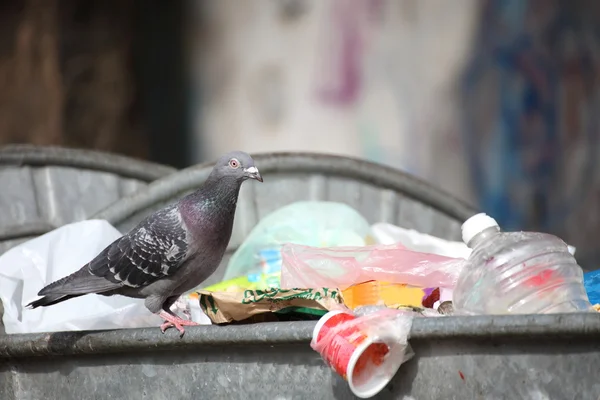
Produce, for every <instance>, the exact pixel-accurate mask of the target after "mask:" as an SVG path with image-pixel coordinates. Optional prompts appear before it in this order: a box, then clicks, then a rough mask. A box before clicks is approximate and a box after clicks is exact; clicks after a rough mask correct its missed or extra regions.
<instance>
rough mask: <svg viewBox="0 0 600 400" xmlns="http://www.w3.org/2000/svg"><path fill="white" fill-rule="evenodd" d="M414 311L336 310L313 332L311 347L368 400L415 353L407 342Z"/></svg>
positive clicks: (361, 396) (358, 395) (328, 314)
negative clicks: (359, 313)
mask: <svg viewBox="0 0 600 400" xmlns="http://www.w3.org/2000/svg"><path fill="white" fill-rule="evenodd" d="M413 315H414V313H412V312H409V311H400V310H391V309H382V310H378V311H375V312H373V313H370V314H367V315H363V316H361V317H358V316H356V315H355V314H353V313H352V312H351V311H344V310H334V311H331V312H329V313H327V314H326V315H325V316H323V317H322V318H321V319H320V320H319V322H318V323H317V325H316V326H315V329H314V331H313V338H312V342H311V347H312V348H313V349H314V350H316V351H317V352H318V353H319V354H320V355H321V357H322V358H323V359H324V360H325V362H326V363H327V364H328V365H329V366H330V367H331V368H333V370H335V371H336V372H337V373H338V374H339V375H340V376H342V377H343V378H344V379H345V380H346V381H347V382H348V385H349V386H350V389H351V390H352V392H353V393H354V394H355V395H356V396H357V397H360V398H363V399H366V398H369V397H372V396H375V395H376V394H377V393H379V392H380V391H381V390H382V389H383V388H384V387H385V386H386V385H387V384H388V383H389V381H390V380H391V379H392V378H393V377H394V375H395V374H396V372H397V371H398V368H400V365H402V363H404V362H405V361H407V360H409V359H410V358H411V357H412V356H413V354H414V353H413V352H412V349H411V348H410V345H409V344H408V338H409V334H410V329H411V327H412V320H413Z"/></svg>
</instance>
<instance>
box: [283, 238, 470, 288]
mask: <svg viewBox="0 0 600 400" xmlns="http://www.w3.org/2000/svg"><path fill="white" fill-rule="evenodd" d="M281 256H282V259H283V265H282V269H281V287H283V288H298V287H301V288H312V287H330V288H339V289H341V290H344V289H346V288H348V287H350V286H352V285H355V284H358V283H362V282H366V281H371V280H377V281H382V282H390V283H404V284H407V285H411V286H416V287H421V288H432V287H441V288H448V289H453V288H454V286H455V285H456V280H457V279H458V275H459V274H460V271H461V269H462V267H463V265H464V263H465V260H464V259H462V258H449V257H444V256H439V255H436V254H429V253H420V252H417V251H411V250H408V249H407V248H405V247H404V246H402V245H400V244H394V245H374V246H364V247H332V248H318V247H309V246H301V245H296V244H291V243H287V244H285V245H284V246H283V248H282V249H281Z"/></svg>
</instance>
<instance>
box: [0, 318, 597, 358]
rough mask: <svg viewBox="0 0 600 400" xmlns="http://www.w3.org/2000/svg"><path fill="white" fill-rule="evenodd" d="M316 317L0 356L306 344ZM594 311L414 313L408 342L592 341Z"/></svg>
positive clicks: (52, 340) (54, 336) (134, 335)
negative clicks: (439, 315) (551, 312)
mask: <svg viewBox="0 0 600 400" xmlns="http://www.w3.org/2000/svg"><path fill="white" fill-rule="evenodd" d="M315 325H316V321H300V322H264V323H257V324H252V325H225V326H217V325H202V326H192V327H186V331H185V336H184V337H183V338H180V337H179V334H178V333H177V332H170V331H167V332H166V333H165V334H162V333H160V331H159V329H158V327H152V328H137V329H116V330H106V331H72V332H53V333H30V334H9V335H0V359H11V358H12V359H14V358H22V357H35V356H38V357H39V356H42V357H43V356H45V357H54V356H69V355H93V354H97V355H101V354H109V353H120V352H144V351H166V350H178V351H185V350H189V351H193V350H197V349H199V348H211V347H213V348H214V347H217V346H228V347H229V346H260V345H269V346H274V345H303V346H309V343H310V340H311V338H312V331H313V329H314V327H315ZM599 338H600V315H599V314H598V313H592V312H589V313H572V314H536V315H484V316H467V317H457V316H448V317H432V318H426V317H415V318H414V320H413V324H412V329H411V333H410V336H409V340H410V341H411V342H413V341H428V340H437V341H439V340H442V341H444V340H448V341H455V342H456V341H468V342H470V343H473V342H479V343H487V344H489V343H490V342H495V343H499V344H501V343H505V342H508V341H515V340H518V341H530V342H534V343H537V342H544V341H546V342H547V341H565V340H567V341H568V340H578V341H588V342H590V343H596V344H597V343H598V341H599V340H600V339H599Z"/></svg>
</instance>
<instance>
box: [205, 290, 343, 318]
mask: <svg viewBox="0 0 600 400" xmlns="http://www.w3.org/2000/svg"><path fill="white" fill-rule="evenodd" d="M198 296H199V302H200V307H201V308H202V311H203V312H204V313H205V314H206V315H207V316H208V318H210V320H211V321H212V322H213V323H215V324H224V323H231V322H239V321H244V322H265V321H272V320H279V319H278V318H276V317H277V316H276V315H261V314H273V313H274V314H279V315H285V314H292V313H293V314H296V315H297V314H303V315H305V316H306V319H315V318H318V317H320V316H322V315H323V314H325V313H327V311H329V310H333V309H335V308H339V307H343V302H344V300H343V298H342V294H341V292H340V291H339V290H338V289H327V288H323V289H289V290H287V289H267V290H245V291H243V292H237V293H231V292H217V293H215V292H209V291H205V290H203V291H199V292H198ZM311 316H312V318H310V317H311Z"/></svg>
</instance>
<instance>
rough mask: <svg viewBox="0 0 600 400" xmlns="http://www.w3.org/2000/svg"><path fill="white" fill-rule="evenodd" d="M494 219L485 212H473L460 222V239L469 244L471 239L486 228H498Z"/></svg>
mask: <svg viewBox="0 0 600 400" xmlns="http://www.w3.org/2000/svg"><path fill="white" fill-rule="evenodd" d="M498 227H499V226H498V223H497V222H496V220H495V219H494V218H492V217H490V216H489V215H487V214H486V213H480V214H475V215H473V216H472V217H471V218H469V219H468V220H466V221H465V223H464V224H462V228H461V229H462V239H463V242H465V244H467V245H468V244H469V242H470V241H471V239H473V238H474V237H475V236H477V235H479V234H480V233H481V232H483V231H484V230H486V229H488V228H498Z"/></svg>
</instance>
